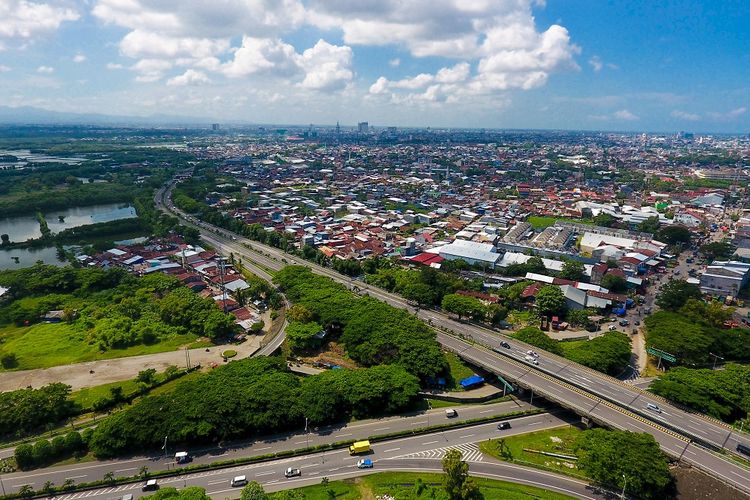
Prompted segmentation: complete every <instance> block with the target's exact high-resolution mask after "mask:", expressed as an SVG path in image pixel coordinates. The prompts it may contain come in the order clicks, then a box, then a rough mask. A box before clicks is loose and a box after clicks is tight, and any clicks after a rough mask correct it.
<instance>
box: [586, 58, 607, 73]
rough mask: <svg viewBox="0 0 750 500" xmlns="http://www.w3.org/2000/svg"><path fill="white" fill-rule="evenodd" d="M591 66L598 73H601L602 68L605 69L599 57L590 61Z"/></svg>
mask: <svg viewBox="0 0 750 500" xmlns="http://www.w3.org/2000/svg"><path fill="white" fill-rule="evenodd" d="M589 64H590V65H591V67H592V68H593V69H594V71H595V72H596V73H598V72H600V71H601V70H602V68H604V63H603V62H602V60H601V58H600V57H599V56H594V57H592V58H591V59H589Z"/></svg>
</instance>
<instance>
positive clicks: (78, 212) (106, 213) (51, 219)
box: [0, 203, 137, 243]
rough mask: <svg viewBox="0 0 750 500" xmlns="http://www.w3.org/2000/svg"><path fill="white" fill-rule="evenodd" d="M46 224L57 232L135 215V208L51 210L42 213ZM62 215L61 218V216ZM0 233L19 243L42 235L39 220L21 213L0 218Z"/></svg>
mask: <svg viewBox="0 0 750 500" xmlns="http://www.w3.org/2000/svg"><path fill="white" fill-rule="evenodd" d="M44 216H45V218H46V219H47V226H49V228H50V231H52V232H53V233H59V232H60V231H62V230H64V229H69V228H71V227H78V226H85V225H87V224H96V223H98V222H110V221H113V220H119V219H128V218H131V217H136V216H137V214H136V213H135V208H133V207H132V206H131V205H128V204H123V203H109V204H106V205H92V206H90V207H75V208H68V209H65V210H53V211H51V212H48V213H45V214H44ZM61 217H62V218H61ZM0 234H7V235H8V236H9V238H10V241H13V242H16V243H20V242H22V241H26V240H29V239H31V238H38V237H40V236H41V235H42V233H41V232H40V231H39V221H37V219H36V216H35V215H33V214H30V215H21V216H18V217H8V218H5V219H0Z"/></svg>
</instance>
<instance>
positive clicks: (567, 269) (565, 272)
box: [560, 260, 586, 281]
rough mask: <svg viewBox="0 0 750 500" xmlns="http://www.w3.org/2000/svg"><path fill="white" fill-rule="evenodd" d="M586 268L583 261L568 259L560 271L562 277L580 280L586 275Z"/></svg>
mask: <svg viewBox="0 0 750 500" xmlns="http://www.w3.org/2000/svg"><path fill="white" fill-rule="evenodd" d="M585 271H586V268H585V267H584V266H583V262H579V261H577V260H566V261H565V263H564V264H563V267H562V271H560V277H561V278H565V279H566V280H572V281H580V280H582V279H583V277H584V276H585V274H584V273H585Z"/></svg>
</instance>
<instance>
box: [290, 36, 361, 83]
mask: <svg viewBox="0 0 750 500" xmlns="http://www.w3.org/2000/svg"><path fill="white" fill-rule="evenodd" d="M298 62H299V65H300V67H301V68H302V69H303V70H304V71H305V78H304V79H303V80H302V82H301V83H300V85H301V86H302V87H304V88H307V89H312V90H338V89H341V88H343V87H345V86H346V84H348V83H349V82H351V80H352V78H353V77H354V72H353V71H352V49H351V48H350V47H347V46H337V45H331V44H330V43H328V42H326V41H325V40H318V43H316V44H315V46H313V47H312V48H309V49H307V50H305V51H304V52H303V53H302V55H301V56H300V57H299V58H298Z"/></svg>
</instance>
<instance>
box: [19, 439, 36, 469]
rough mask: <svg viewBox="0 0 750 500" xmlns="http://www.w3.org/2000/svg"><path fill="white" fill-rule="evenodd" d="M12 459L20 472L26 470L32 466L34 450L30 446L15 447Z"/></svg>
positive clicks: (20, 445)
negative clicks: (13, 458)
mask: <svg viewBox="0 0 750 500" xmlns="http://www.w3.org/2000/svg"><path fill="white" fill-rule="evenodd" d="M14 457H15V459H16V464H17V465H18V468H19V469H21V470H27V469H30V468H32V467H33V466H34V448H33V447H32V446H31V445H30V444H19V445H18V446H16V449H15V452H14Z"/></svg>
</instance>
